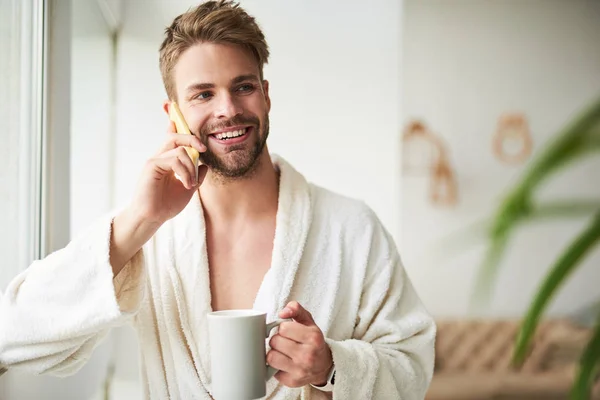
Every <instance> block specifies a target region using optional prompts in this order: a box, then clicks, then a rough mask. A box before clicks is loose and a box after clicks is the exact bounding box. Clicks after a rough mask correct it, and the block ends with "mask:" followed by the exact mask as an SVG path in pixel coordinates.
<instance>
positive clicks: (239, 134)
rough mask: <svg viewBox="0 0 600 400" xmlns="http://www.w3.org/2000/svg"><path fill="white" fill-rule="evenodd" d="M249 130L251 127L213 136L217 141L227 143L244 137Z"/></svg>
mask: <svg viewBox="0 0 600 400" xmlns="http://www.w3.org/2000/svg"><path fill="white" fill-rule="evenodd" d="M249 129H250V127H246V128H242V129H238V130H235V131H229V132H221V133H217V134H213V135H212V136H213V137H214V138H215V139H218V140H221V141H227V140H231V139H235V138H239V137H242V136H244V135H245V134H246V133H248V130H249Z"/></svg>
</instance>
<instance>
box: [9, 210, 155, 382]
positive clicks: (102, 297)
mask: <svg viewBox="0 0 600 400" xmlns="http://www.w3.org/2000/svg"><path fill="white" fill-rule="evenodd" d="M112 219H113V218H112V215H111V216H107V217H104V218H102V219H101V220H99V221H98V222H97V223H95V224H94V225H92V226H91V227H90V228H89V229H88V230H87V231H85V232H83V233H82V234H81V235H80V236H79V237H77V238H76V239H74V240H73V241H71V242H70V243H69V244H68V245H67V246H66V247H65V248H63V249H61V250H58V251H56V252H54V253H52V254H50V255H48V256H47V257H46V258H44V259H41V260H37V261H35V262H33V263H32V264H31V265H30V266H29V268H27V269H26V270H25V271H23V272H22V273H20V274H19V275H17V276H16V277H15V278H14V279H13V280H12V281H11V282H10V283H9V285H8V286H7V288H6V291H5V293H4V294H3V295H1V296H0V297H1V298H0V369H2V367H8V368H20V369H24V370H27V371H29V372H32V373H35V374H42V373H48V374H52V375H56V376H67V375H70V374H73V373H75V372H76V371H77V370H79V368H81V367H82V366H83V364H85V362H86V361H87V360H88V359H89V357H90V356H91V354H92V352H93V350H94V348H95V347H96V346H97V345H98V344H99V343H100V341H101V340H102V339H103V338H104V337H105V336H106V334H107V333H108V331H109V330H110V329H111V328H112V327H115V326H117V325H121V324H124V323H125V322H127V320H128V319H130V317H132V316H133V315H134V314H135V313H136V311H137V310H138V308H139V305H140V303H141V300H142V297H143V295H144V289H143V288H144V281H145V268H144V267H143V264H144V256H143V251H142V250H140V251H139V252H138V253H137V254H136V255H135V256H134V257H133V258H132V259H131V260H130V261H129V263H128V264H127V265H126V266H125V267H124V268H123V270H122V271H121V272H120V273H119V274H118V276H117V277H113V272H112V267H111V265H110V261H109V250H110V236H111V227H112Z"/></svg>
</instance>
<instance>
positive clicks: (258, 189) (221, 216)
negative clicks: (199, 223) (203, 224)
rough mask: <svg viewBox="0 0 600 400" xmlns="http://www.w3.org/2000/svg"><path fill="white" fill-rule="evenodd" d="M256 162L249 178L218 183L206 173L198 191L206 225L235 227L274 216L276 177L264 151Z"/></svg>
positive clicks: (268, 157)
mask: <svg viewBox="0 0 600 400" xmlns="http://www.w3.org/2000/svg"><path fill="white" fill-rule="evenodd" d="M257 162H258V165H257V166H256V170H255V171H253V172H252V175H251V176H250V177H248V178H242V179H237V180H231V181H227V182H219V181H217V179H215V177H212V176H210V173H209V175H208V176H207V177H206V178H207V179H206V180H205V182H204V183H203V184H202V185H201V186H200V189H199V191H200V197H201V199H202V206H203V208H204V215H205V218H206V219H207V222H210V223H212V224H214V223H215V222H218V223H226V224H231V225H236V222H242V221H245V222H247V221H248V220H252V219H255V218H261V217H264V216H265V215H271V216H272V215H274V214H276V212H277V201H278V198H279V174H278V172H277V171H276V170H275V167H274V165H273V162H272V161H271V157H270V156H269V153H268V151H267V150H266V148H265V151H263V153H262V154H261V156H260V158H259V160H258V161H257Z"/></svg>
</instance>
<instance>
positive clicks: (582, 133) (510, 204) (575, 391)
mask: <svg viewBox="0 0 600 400" xmlns="http://www.w3.org/2000/svg"><path fill="white" fill-rule="evenodd" d="M598 151H600V99H599V100H598V101H596V102H594V103H593V104H592V105H591V106H590V107H589V108H588V109H587V110H585V111H584V112H583V113H582V114H581V115H579V116H578V117H577V118H576V119H575V120H574V121H573V122H572V123H571V124H569V125H568V126H566V127H565V128H564V129H563V130H562V131H561V132H559V133H558V134H557V135H556V137H555V138H554V140H552V141H551V142H550V143H549V144H548V145H547V146H546V147H545V148H544V149H543V150H542V151H541V152H540V153H539V154H538V155H537V156H536V157H534V159H533V160H532V162H531V163H530V164H529V166H528V168H527V169H526V170H525V172H524V174H523V175H522V176H521V177H520V179H519V180H518V182H517V183H516V184H515V185H514V187H512V188H511V190H510V191H509V192H508V195H507V196H506V197H505V198H504V201H503V202H502V203H501V204H500V206H499V207H498V209H497V210H496V211H495V213H494V215H493V217H492V222H491V224H490V225H489V228H488V230H487V239H488V240H487V243H488V247H487V249H486V255H485V257H484V260H483V265H482V267H481V269H480V270H479V276H478V278H477V284H476V286H475V292H474V296H475V297H474V301H475V302H481V301H483V302H486V301H487V296H488V295H489V293H490V292H491V290H490V289H491V286H492V284H493V282H494V280H495V278H496V276H497V273H498V270H499V268H500V265H501V263H500V261H501V259H502V256H503V254H504V252H505V250H506V247H507V244H508V242H509V240H510V238H511V235H512V234H513V233H514V232H515V230H516V229H517V228H518V227H519V226H521V225H522V224H524V223H528V222H531V221H534V220H539V219H543V218H557V217H569V216H572V215H578V216H581V215H585V216H587V217H588V218H589V220H590V221H589V224H588V225H587V226H586V227H585V228H584V229H583V231H582V232H580V233H579V234H578V236H577V237H575V238H574V239H573V241H572V242H571V243H570V244H569V245H568V246H567V247H566V249H565V250H564V251H563V252H562V254H561V255H560V256H559V258H558V259H557V260H556V261H555V263H554V265H552V266H551V268H550V270H549V272H548V274H547V275H546V277H545V279H544V280H543V282H542V283H541V284H540V286H539V289H538V291H537V293H536V294H535V296H534V299H533V302H532V303H531V305H530V307H529V309H528V311H527V313H526V315H525V317H524V319H523V323H522V325H521V328H520V331H519V333H518V335H517V342H516V345H515V352H514V356H513V360H514V363H515V364H520V363H521V362H522V361H523V360H524V358H525V357H526V355H527V352H528V348H529V345H530V343H531V340H532V337H533V335H534V333H535V330H536V328H537V325H538V322H539V320H540V318H541V317H542V316H543V314H544V312H545V310H546V308H547V306H548V305H549V303H550V302H551V300H552V298H553V296H554V295H555V294H556V292H557V291H558V289H559V287H560V286H561V285H562V284H563V283H564V282H565V281H566V280H567V279H568V277H569V276H570V275H571V274H572V273H573V272H574V271H575V270H576V269H577V266H579V265H580V262H581V261H582V260H583V259H584V258H585V257H586V256H587V255H588V254H589V253H590V252H591V251H592V250H593V249H594V247H595V246H597V245H598V244H600V199H594V200H573V201H567V202H555V203H541V202H539V201H537V200H536V198H535V194H536V191H537V190H538V189H539V187H540V186H541V184H542V183H543V182H545V181H546V180H547V179H549V178H550V177H551V176H553V174H555V173H556V172H557V171H559V170H561V169H562V168H565V167H566V166H568V165H570V164H572V163H573V162H578V161H580V160H582V159H583V158H584V157H586V156H589V155H592V154H598ZM593 179H598V178H597V177H593ZM599 366H600V315H598V324H597V325H596V327H595V328H594V331H593V334H592V338H591V340H590V341H589V343H588V344H587V347H586V349H585V350H584V352H583V355H582V357H581V360H580V364H579V368H578V373H577V376H576V380H575V383H574V385H573V387H572V391H571V398H573V399H578V400H579V399H587V398H589V395H590V389H591V386H592V384H593V380H594V378H595V375H596V373H597V371H598V367H599Z"/></svg>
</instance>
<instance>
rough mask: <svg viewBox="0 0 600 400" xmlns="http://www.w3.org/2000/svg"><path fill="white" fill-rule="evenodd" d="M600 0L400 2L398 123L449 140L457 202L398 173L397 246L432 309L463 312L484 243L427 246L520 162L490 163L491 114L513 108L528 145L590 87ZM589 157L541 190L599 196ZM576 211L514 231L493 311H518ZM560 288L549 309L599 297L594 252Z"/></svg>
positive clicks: (493, 193)
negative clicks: (462, 249) (458, 250)
mask: <svg viewBox="0 0 600 400" xmlns="http://www.w3.org/2000/svg"><path fill="white" fill-rule="evenodd" d="M599 21H600V2H597V1H584V0H578V1H558V0H551V1H547V0H537V1H535V0H530V1H526V2H525V1H496V2H491V1H476V0H456V1H452V2H449V1H445V0H437V1H433V0H425V1H424V0H409V1H407V2H406V9H405V22H404V35H403V37H404V50H405V53H404V55H403V57H404V64H403V71H404V73H403V83H404V92H403V98H404V105H405V107H404V109H403V111H404V112H403V114H404V117H403V123H405V122H407V121H408V120H409V119H411V118H414V117H419V118H423V119H424V120H425V122H426V123H427V125H428V126H429V127H431V128H432V129H433V130H434V131H435V132H436V133H438V134H440V135H441V136H442V137H443V138H444V139H445V140H446V141H447V142H448V145H449V148H450V156H451V160H452V163H453V166H454V167H455V170H456V173H457V177H458V185H459V204H458V206H457V207H456V208H452V209H443V208H437V207H433V206H432V205H431V203H430V202H429V201H428V200H427V198H426V190H427V186H426V185H427V184H428V181H427V180H426V179H423V178H422V177H415V176H407V177H406V178H405V179H404V185H403V189H402V193H403V199H402V202H403V213H402V228H403V232H402V249H403V254H404V259H405V261H406V263H407V264H408V265H409V266H411V268H412V272H413V278H414V281H415V283H416V285H417V288H418V290H419V292H420V293H421V295H422V297H423V299H424V300H425V302H426V303H427V305H428V307H429V308H430V310H431V311H432V312H434V313H435V314H436V315H438V316H451V315H464V314H467V313H468V309H467V305H468V299H469V295H470V291H471V288H472V285H473V278H474V273H475V270H476V268H477V266H478V263H479V262H480V260H481V256H482V253H481V250H482V249H483V247H481V246H479V247H478V246H475V247H473V250H472V251H469V252H466V253H462V254H461V255H460V256H457V257H453V256H451V255H449V254H448V253H446V252H442V251H440V250H439V248H438V247H436V246H435V245H434V243H435V240H436V239H438V238H440V237H442V236H446V235H452V233H453V232H456V231H457V230H459V229H460V228H461V227H464V226H467V225H468V224H469V223H470V222H472V221H477V220H479V219H480V218H482V217H486V216H488V215H489V212H490V211H491V210H492V206H493V205H495V204H496V203H497V201H498V200H499V199H500V196H501V195H503V194H504V193H505V188H507V187H508V185H509V184H510V183H511V182H512V181H514V179H515V177H516V176H517V175H519V174H520V173H522V171H523V167H522V166H519V167H509V166H504V165H502V164H500V163H499V162H497V161H496V160H495V159H494V158H493V156H492V152H491V137H492V134H493V133H494V130H495V128H496V120H497V118H498V116H499V115H500V114H501V113H503V112H505V111H512V110H517V111H523V112H524V113H525V114H526V116H527V117H528V119H529V123H530V126H531V130H532V134H533V139H534V144H535V150H536V151H538V150H539V149H540V146H541V145H542V144H543V143H544V142H545V141H546V140H547V139H548V138H549V137H550V136H551V135H552V134H554V133H555V132H556V131H557V130H558V129H559V128H561V127H562V126H563V125H564V124H565V123H566V122H567V121H569V119H570V118H572V117H573V116H574V114H576V113H578V112H580V110H581V109H582V107H584V106H585V105H587V104H588V103H589V102H590V101H591V100H592V99H594V98H597V97H598V96H600V46H599V45H598V43H600V23H599ZM598 161H599V160H598V157H596V159H595V160H593V161H589V162H585V163H584V164H582V165H579V166H577V167H575V168H572V169H571V170H570V171H568V172H564V173H562V174H560V176H558V177H557V178H556V179H554V180H552V181H551V182H549V183H548V185H546V186H545V187H544V189H543V191H542V198H544V199H556V198H571V197H578V196H582V197H583V196H587V197H595V198H596V199H598V198H600V185H598V184H597V182H598V181H597V171H598V170H599V168H600V162H598ZM584 223H585V221H584V220H580V221H569V222H554V223H546V224H544V225H536V226H531V227H527V228H525V229H522V230H521V231H519V233H518V235H516V237H515V241H514V244H513V245H511V246H510V249H509V251H508V253H507V258H506V260H505V264H504V266H505V269H504V270H503V272H502V273H501V275H500V277H499V281H498V287H499V289H498V290H497V292H496V294H495V297H494V303H493V308H492V310H491V313H492V314H494V315H520V313H521V312H522V311H523V310H524V307H525V306H526V305H527V304H528V303H529V301H530V297H531V296H532V294H533V292H534V290H535V289H536V288H537V284H538V282H539V281H540V278H541V277H542V276H543V274H544V273H545V272H546V270H547V268H548V266H549V265H550V264H551V262H552V261H553V260H554V259H555V258H556V257H557V255H558V254H559V252H560V251H561V250H562V249H563V248H564V247H565V246H566V244H567V243H568V242H569V241H570V240H571V238H573V235H574V234H575V233H576V232H578V231H579V230H580V229H581V228H582V226H583V225H582V224H584ZM598 253H599V252H598V251H597V250H596V252H595V254H594V256H593V257H589V258H588V259H587V261H585V263H584V265H583V266H582V269H581V270H579V271H578V272H577V274H576V275H575V276H574V277H573V279H572V280H571V281H570V282H569V283H568V284H567V285H566V286H565V287H564V288H562V290H561V293H560V295H559V296H558V297H557V298H556V299H555V301H554V303H553V305H552V307H551V310H550V312H551V314H553V315H558V314H564V313H566V312H570V311H572V310H575V309H577V308H579V307H581V306H583V305H585V304H586V303H588V302H589V301H591V300H592V299H597V298H598V296H599V294H598V293H599V291H598V282H600V269H599V268H598V265H599V263H600V254H598Z"/></svg>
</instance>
